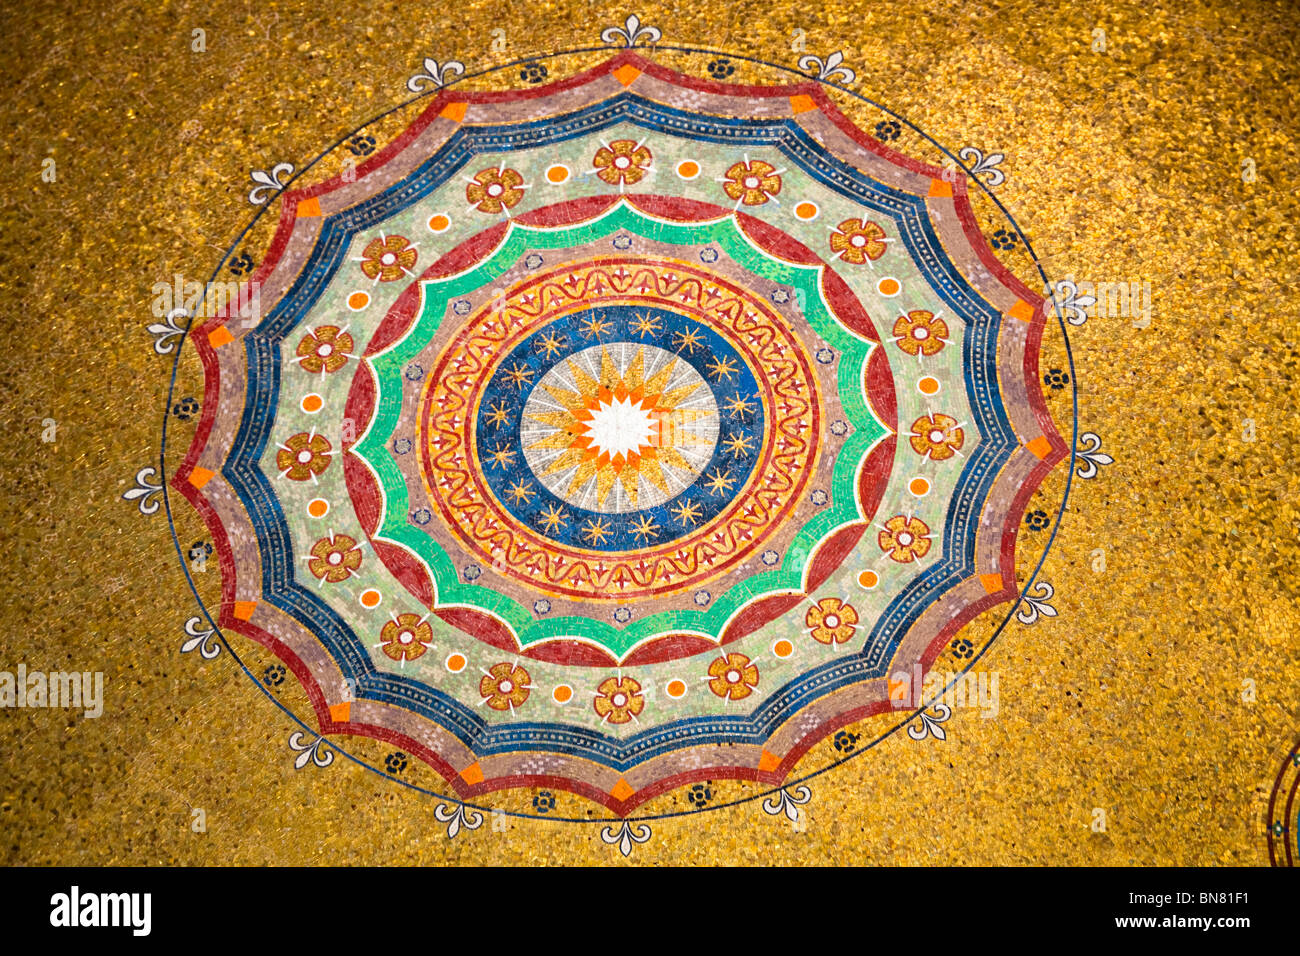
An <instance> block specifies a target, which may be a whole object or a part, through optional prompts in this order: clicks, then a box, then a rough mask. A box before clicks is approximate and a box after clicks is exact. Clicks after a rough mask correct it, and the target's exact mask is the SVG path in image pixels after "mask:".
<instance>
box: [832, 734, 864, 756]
mask: <svg viewBox="0 0 1300 956" xmlns="http://www.w3.org/2000/svg"><path fill="white" fill-rule="evenodd" d="M832 742H833V743H834V744H835V749H836V751H838V752H839V753H842V754H851V753H853V751H854V750H855V749H856V748H857V746H858V735H857V734H851V733H849V732H848V731H847V730H837V731H835V739H834V740H833V741H832Z"/></svg>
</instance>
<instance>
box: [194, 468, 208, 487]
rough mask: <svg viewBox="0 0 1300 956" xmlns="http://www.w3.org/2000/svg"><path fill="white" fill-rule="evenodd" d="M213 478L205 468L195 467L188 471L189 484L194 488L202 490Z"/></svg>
mask: <svg viewBox="0 0 1300 956" xmlns="http://www.w3.org/2000/svg"><path fill="white" fill-rule="evenodd" d="M213 477H214V473H213V472H211V471H208V470H207V469H206V468H199V467H195V468H192V469H191V470H190V484H191V485H193V486H194V487H195V488H202V487H203V486H204V485H206V484H207V483H208V482H209V481H211V480H212V479H213Z"/></svg>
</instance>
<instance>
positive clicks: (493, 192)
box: [487, 183, 505, 196]
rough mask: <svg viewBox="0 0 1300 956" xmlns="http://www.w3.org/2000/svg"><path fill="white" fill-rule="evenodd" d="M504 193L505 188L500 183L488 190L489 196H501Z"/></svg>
mask: <svg viewBox="0 0 1300 956" xmlns="http://www.w3.org/2000/svg"><path fill="white" fill-rule="evenodd" d="M503 192H505V187H504V186H502V185H501V184H500V183H493V184H492V185H491V186H489V187H488V188H487V194H488V195H489V196H500V195H501V194H502V193H503Z"/></svg>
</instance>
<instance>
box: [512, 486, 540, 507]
mask: <svg viewBox="0 0 1300 956" xmlns="http://www.w3.org/2000/svg"><path fill="white" fill-rule="evenodd" d="M506 494H507V495H509V496H510V497H511V498H512V499H513V500H514V502H515V504H525V505H526V504H528V502H529V501H531V500H532V499H533V497H534V496H535V495H536V494H537V492H535V491H533V483H532V482H531V481H530V482H528V484H526V485H525V484H524V483H523V482H521V481H516V482H515V483H514V484H513V485H511V486H510V487H509V488H507V489H506Z"/></svg>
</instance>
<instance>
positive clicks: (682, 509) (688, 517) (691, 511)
mask: <svg viewBox="0 0 1300 956" xmlns="http://www.w3.org/2000/svg"><path fill="white" fill-rule="evenodd" d="M672 511H673V517H674V518H676V519H677V520H678V521H680V522H681V525H682V527H683V528H684V527H686V525H687V523H688V522H689V523H690V524H691V526H692V527H693V526H694V525H695V522H697V521H699V520H700V515H701V514H702V513H703V510H702V509H701V508H700V506H699V505H697V504H695V503H694V502H692V501H683V502H682V503H681V504H679V505H678V506H677V507H676V508H673V509H672Z"/></svg>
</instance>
